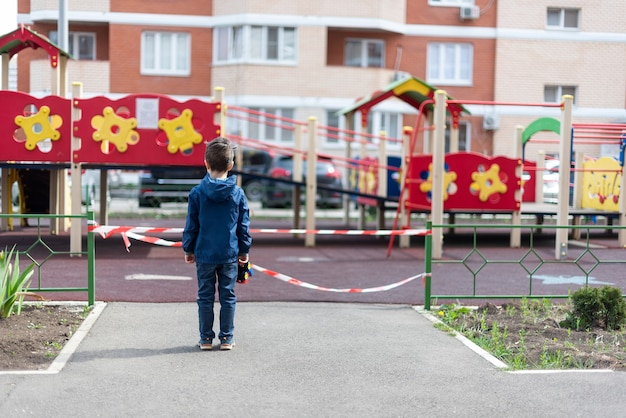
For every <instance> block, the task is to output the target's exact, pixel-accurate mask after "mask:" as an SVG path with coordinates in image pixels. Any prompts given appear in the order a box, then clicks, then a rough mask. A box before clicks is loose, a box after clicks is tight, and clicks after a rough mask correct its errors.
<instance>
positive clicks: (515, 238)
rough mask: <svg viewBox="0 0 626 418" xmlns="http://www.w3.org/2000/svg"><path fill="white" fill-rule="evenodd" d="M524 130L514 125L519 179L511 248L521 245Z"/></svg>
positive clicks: (512, 220) (512, 222) (515, 156)
mask: <svg viewBox="0 0 626 418" xmlns="http://www.w3.org/2000/svg"><path fill="white" fill-rule="evenodd" d="M523 132H524V127H523V126H519V125H518V126H516V127H515V138H514V141H515V142H514V144H515V152H514V154H513V158H515V159H517V160H519V164H518V165H517V167H516V168H515V175H516V176H517V177H518V178H519V179H520V180H519V183H518V184H517V188H518V189H517V190H516V191H515V200H516V201H517V202H518V207H517V210H515V211H513V214H512V215H511V225H513V226H516V227H517V228H511V243H510V247H511V248H520V247H521V246H522V230H521V228H520V226H521V224H522V191H521V181H522V167H523V162H522V134H523Z"/></svg>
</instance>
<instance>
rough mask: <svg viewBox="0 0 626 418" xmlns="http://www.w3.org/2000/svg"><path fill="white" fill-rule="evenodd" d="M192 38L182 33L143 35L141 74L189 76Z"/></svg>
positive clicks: (151, 33)
mask: <svg viewBox="0 0 626 418" xmlns="http://www.w3.org/2000/svg"><path fill="white" fill-rule="evenodd" d="M190 38H191V36H190V35H189V34H188V33H182V32H143V33H142V34H141V74H146V75H174V76H188V75H189V74H190V73H191V70H190V66H191V39H190Z"/></svg>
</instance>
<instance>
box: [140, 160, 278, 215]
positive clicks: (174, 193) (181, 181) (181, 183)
mask: <svg viewBox="0 0 626 418" xmlns="http://www.w3.org/2000/svg"><path fill="white" fill-rule="evenodd" d="M271 161H272V157H271V155H270V153H268V152H266V151H259V150H254V149H244V150H243V167H242V171H241V172H238V171H236V170H233V171H232V174H234V175H241V176H242V188H243V190H244V192H245V193H246V197H247V198H248V200H249V201H252V202H254V201H259V200H261V196H262V193H263V184H262V176H263V175H266V174H267V172H268V169H269V167H270V163H271ZM205 175H206V168H205V167H204V166H198V167H159V168H153V169H151V170H145V171H142V172H141V173H140V174H139V198H138V199H139V207H159V206H161V203H165V202H186V201H187V196H188V195H189V191H190V190H191V189H192V188H193V187H194V186H195V185H197V184H199V183H200V180H201V179H202V178H203V177H204V176H205ZM259 176H261V177H259Z"/></svg>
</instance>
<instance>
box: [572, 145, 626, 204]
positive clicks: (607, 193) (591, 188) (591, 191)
mask: <svg viewBox="0 0 626 418" xmlns="http://www.w3.org/2000/svg"><path fill="white" fill-rule="evenodd" d="M583 168H584V171H583V173H584V174H583V184H582V187H583V192H582V202H581V206H582V207H583V208H584V209H597V210H605V211H611V212H618V211H619V196H620V187H621V184H620V183H621V180H620V177H621V172H622V167H620V165H619V162H618V161H617V160H615V159H614V158H611V157H601V158H598V159H597V160H590V161H585V163H584V165H583Z"/></svg>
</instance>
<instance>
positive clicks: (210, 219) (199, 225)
mask: <svg viewBox="0 0 626 418" xmlns="http://www.w3.org/2000/svg"><path fill="white" fill-rule="evenodd" d="M251 245H252V237H251V236H250V213H249V209H248V202H247V200H246V196H245V195H244V193H243V190H241V188H240V187H238V186H237V184H236V183H235V176H230V177H228V178H226V179H224V180H215V179H212V178H211V176H209V174H207V175H206V176H204V178H203V179H202V181H201V182H200V184H199V185H197V186H195V187H194V188H193V189H191V191H190V192H189V203H188V207H187V220H186V224H185V229H184V231H183V250H184V251H185V253H192V254H194V255H195V259H196V262H197V263H207V264H226V263H233V262H235V261H237V256H238V255H244V254H248V252H249V251H250V246H251Z"/></svg>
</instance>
